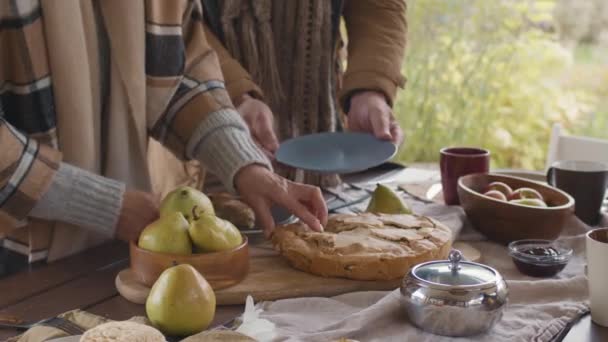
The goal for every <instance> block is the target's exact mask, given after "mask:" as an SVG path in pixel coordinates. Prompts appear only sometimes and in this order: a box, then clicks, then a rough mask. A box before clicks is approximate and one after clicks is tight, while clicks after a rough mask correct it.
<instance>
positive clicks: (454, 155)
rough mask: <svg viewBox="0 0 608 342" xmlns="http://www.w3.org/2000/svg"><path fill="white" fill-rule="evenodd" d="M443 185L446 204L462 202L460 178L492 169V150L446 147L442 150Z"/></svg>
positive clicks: (440, 163) (440, 162)
mask: <svg viewBox="0 0 608 342" xmlns="http://www.w3.org/2000/svg"><path fill="white" fill-rule="evenodd" d="M440 154H441V157H440V161H439V165H440V167H441V185H442V187H443V199H444V201H445V204H448V205H456V204H460V200H459V199H458V191H457V186H458V178H460V177H462V176H466V175H468V174H471V173H483V172H488V171H490V151H488V150H484V149H482V148H475V147H446V148H443V149H441V151H440Z"/></svg>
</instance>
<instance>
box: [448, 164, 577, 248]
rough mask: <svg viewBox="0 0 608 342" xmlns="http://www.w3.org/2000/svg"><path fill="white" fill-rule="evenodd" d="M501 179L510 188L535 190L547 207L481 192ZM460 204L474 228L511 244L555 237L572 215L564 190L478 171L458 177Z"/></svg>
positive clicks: (491, 237) (569, 199)
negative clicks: (498, 198)
mask: <svg viewBox="0 0 608 342" xmlns="http://www.w3.org/2000/svg"><path fill="white" fill-rule="evenodd" d="M496 181H498V182H503V183H506V184H507V185H509V186H511V188H513V190H515V189H518V188H522V187H527V188H532V189H535V190H537V191H538V192H539V193H540V194H541V195H542V196H543V197H544V199H545V202H546V203H547V205H548V207H546V208H544V207H531V206H525V205H520V204H513V203H509V202H504V201H500V200H497V199H494V198H490V197H487V196H484V195H483V194H482V193H483V192H484V190H485V189H486V188H487V186H488V185H489V184H490V183H491V182H496ZM458 196H459V197H460V203H461V205H462V207H463V208H464V211H465V212H466V214H467V217H468V218H469V220H470V221H471V223H472V224H473V227H475V229H477V230H478V231H480V232H481V233H483V234H484V235H485V236H487V237H488V238H489V239H490V240H494V241H496V242H500V243H505V244H507V243H510V242H511V241H515V240H521V239H543V240H555V239H556V238H557V237H559V235H560V234H561V232H562V230H563V228H564V225H565V224H566V222H567V221H568V218H570V217H571V216H572V215H574V199H573V198H572V197H571V196H570V195H568V194H567V193H565V192H563V191H561V190H559V189H556V188H554V187H550V186H547V185H544V184H541V183H538V182H534V181H530V180H526V179H523V178H518V177H512V176H505V175H497V174H488V173H477V174H471V175H467V176H463V177H461V178H460V179H459V180H458Z"/></svg>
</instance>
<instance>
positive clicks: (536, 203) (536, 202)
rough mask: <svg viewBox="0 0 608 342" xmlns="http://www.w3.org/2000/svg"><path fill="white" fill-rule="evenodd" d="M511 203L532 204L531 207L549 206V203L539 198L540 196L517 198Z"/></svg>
mask: <svg viewBox="0 0 608 342" xmlns="http://www.w3.org/2000/svg"><path fill="white" fill-rule="evenodd" d="M509 203H513V204H519V205H526V206H530V207H543V208H546V207H547V204H546V203H545V202H543V201H542V200H539V199H538V198H522V199H516V200H511V201H509Z"/></svg>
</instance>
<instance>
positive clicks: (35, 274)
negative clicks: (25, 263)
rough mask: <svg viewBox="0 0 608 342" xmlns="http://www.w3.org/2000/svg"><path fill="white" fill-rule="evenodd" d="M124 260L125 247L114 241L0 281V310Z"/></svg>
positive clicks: (127, 252)
mask: <svg viewBox="0 0 608 342" xmlns="http://www.w3.org/2000/svg"><path fill="white" fill-rule="evenodd" d="M128 257H129V250H128V246H127V245H126V244H125V243H122V242H117V241H115V242H110V243H106V244H103V245H101V246H98V247H95V248H92V249H90V250H88V251H86V252H85V253H80V254H78V255H75V256H72V257H69V258H66V259H64V260H60V261H58V262H55V263H50V264H48V265H46V266H44V267H40V268H37V269H34V270H32V271H25V272H21V273H18V274H15V275H12V276H9V277H6V278H4V279H0V294H2V295H0V309H1V308H5V307H7V306H9V305H12V304H15V303H17V302H19V301H21V300H23V299H25V298H28V297H31V296H34V295H36V294H39V293H42V292H44V291H48V290H50V289H52V288H54V287H57V286H60V285H62V284H65V283H68V282H70V281H72V280H75V279H77V278H79V277H82V276H85V275H88V274H91V273H93V272H95V271H96V270H98V269H100V268H102V267H104V266H106V265H109V264H111V263H113V262H116V261H118V260H126V259H127V258H128Z"/></svg>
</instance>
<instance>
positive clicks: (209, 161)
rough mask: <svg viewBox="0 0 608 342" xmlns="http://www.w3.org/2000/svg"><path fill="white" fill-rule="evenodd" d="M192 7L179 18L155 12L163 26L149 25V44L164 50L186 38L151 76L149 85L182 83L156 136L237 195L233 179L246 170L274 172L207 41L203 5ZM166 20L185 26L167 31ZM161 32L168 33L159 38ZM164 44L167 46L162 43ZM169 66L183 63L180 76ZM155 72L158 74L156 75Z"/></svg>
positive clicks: (155, 130)
mask: <svg viewBox="0 0 608 342" xmlns="http://www.w3.org/2000/svg"><path fill="white" fill-rule="evenodd" d="M176 3H178V2H176ZM179 3H182V2H179ZM187 4H188V5H187V7H186V8H184V9H183V11H174V12H175V13H176V14H175V17H174V18H171V17H167V16H168V15H170V13H167V12H166V11H161V10H162V8H158V9H156V8H150V9H149V12H148V14H147V15H148V16H149V18H148V19H150V20H149V21H151V22H154V23H158V24H159V25H158V27H156V26H155V25H157V24H148V27H147V35H148V37H149V38H148V39H149V40H150V41H152V40H154V39H156V40H158V41H159V43H158V44H157V45H158V46H163V45H166V44H169V43H170V42H171V41H170V39H175V35H174V34H175V33H179V34H180V35H179V37H181V39H182V41H181V43H179V44H174V45H176V49H178V50H172V51H170V56H165V59H164V60H163V61H159V65H158V68H157V69H158V72H156V75H150V74H149V75H148V82H149V83H155V84H157V85H158V84H163V83H168V82H167V81H168V80H171V76H178V77H177V79H179V82H180V84H179V86H178V87H177V90H176V92H175V94H174V95H173V97H172V98H171V99H170V101H169V103H168V106H167V107H166V108H165V109H164V111H163V113H162V114H161V115H160V116H159V117H158V118H156V120H154V121H153V122H152V128H151V133H152V135H153V136H154V137H155V138H156V139H157V140H159V141H160V142H161V143H162V144H163V145H165V146H167V147H168V148H169V149H170V150H172V151H173V152H174V153H175V154H176V155H177V156H178V157H180V158H183V159H198V160H199V161H201V163H202V164H203V165H204V166H205V167H206V168H207V169H208V170H210V171H211V172H212V173H214V174H215V175H216V176H218V177H219V178H220V179H221V180H222V182H223V183H224V185H225V186H226V187H227V188H228V189H229V190H231V191H234V190H235V189H234V176H235V175H236V174H237V173H238V171H239V170H240V169H241V168H243V167H244V166H247V165H250V164H260V165H263V166H265V167H267V168H269V169H270V168H271V165H270V162H269V161H268V159H267V158H266V157H265V155H264V153H263V152H262V151H261V150H260V149H259V148H258V147H257V146H256V144H255V143H254V142H253V140H252V138H251V135H250V133H249V130H248V128H247V125H246V124H245V122H244V121H243V120H242V119H241V117H240V115H239V114H238V112H237V111H236V110H235V109H234V106H233V104H232V101H231V99H230V96H229V94H228V92H227V91H226V87H225V84H224V80H223V76H222V72H221V70H220V67H219V65H220V63H219V61H218V58H217V54H216V53H215V51H213V49H212V48H211V47H210V46H209V43H208V41H207V38H206V36H205V29H204V24H203V20H202V18H203V17H202V8H201V6H200V2H197V1H191V2H187ZM156 10H158V12H155V11H156ZM180 13H183V14H180ZM163 19H164V20H166V21H167V22H179V21H181V23H182V24H181V25H180V26H179V27H176V28H175V29H172V30H168V29H167V25H164V26H163V25H160V24H162V22H161V23H159V21H162V20H163ZM158 32H160V33H163V32H164V33H166V34H164V35H162V34H161V35H158V34H156V33H158ZM163 40H164V41H166V42H165V43H162V41H163ZM151 45H152V44H151ZM180 50H181V51H180ZM159 53H160V51H159ZM151 57H154V56H151ZM171 58H175V60H171ZM167 63H175V64H177V65H180V63H182V64H183V70H182V71H181V74H179V75H176V74H171V72H172V71H173V70H171V69H170V68H166V67H165V66H166V64H167ZM150 65H151V66H152V67H151V68H149V69H154V68H153V67H154V61H153V60H152V61H151V63H150ZM150 71H152V73H154V70H148V72H150ZM159 76H163V77H159Z"/></svg>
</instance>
